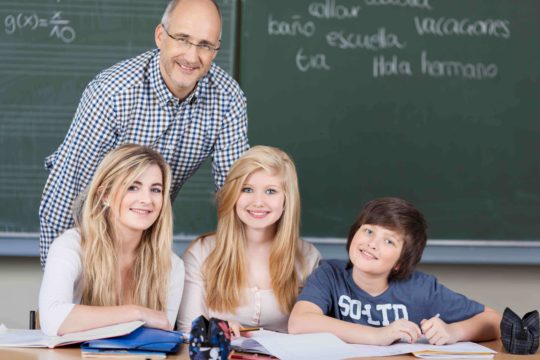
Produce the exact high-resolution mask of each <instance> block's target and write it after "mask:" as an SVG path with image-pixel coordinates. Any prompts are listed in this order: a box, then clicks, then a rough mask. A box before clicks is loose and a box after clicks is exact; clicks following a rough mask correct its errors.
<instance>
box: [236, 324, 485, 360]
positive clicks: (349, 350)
mask: <svg viewBox="0 0 540 360" xmlns="http://www.w3.org/2000/svg"><path fill="white" fill-rule="evenodd" d="M250 335H251V337H250V338H242V337H241V338H237V339H234V340H233V342H232V345H233V347H235V348H237V349H243V350H246V351H256V352H259V353H263V354H271V355H273V356H276V357H278V358H280V359H282V360H288V359H291V360H292V359H294V360H303V359H306V360H307V359H310V360H315V359H321V360H323V359H324V360H326V359H343V358H352V357H376V356H392V355H400V354H409V353H410V354H413V355H415V356H416V357H421V358H438V359H452V358H464V357H466V358H478V359H481V358H487V359H489V358H492V357H493V354H495V353H496V352H495V351H493V350H491V349H489V348H486V347H484V346H482V345H479V344H475V343H472V342H461V343H457V344H452V345H442V346H435V345H430V344H428V343H427V342H426V341H423V342H422V341H421V342H419V343H415V344H407V343H396V344H393V345H389V346H377V345H356V344H347V343H345V342H344V341H342V340H340V339H339V338H338V337H337V336H335V335H332V334H329V333H314V334H300V335H288V334H280V333H276V332H272V331H267V330H261V331H253V332H251V333H250Z"/></svg>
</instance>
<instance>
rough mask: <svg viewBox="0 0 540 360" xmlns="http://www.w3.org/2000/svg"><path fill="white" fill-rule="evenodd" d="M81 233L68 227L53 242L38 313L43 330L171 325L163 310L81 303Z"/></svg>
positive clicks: (54, 332)
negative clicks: (129, 323) (136, 323)
mask: <svg viewBox="0 0 540 360" xmlns="http://www.w3.org/2000/svg"><path fill="white" fill-rule="evenodd" d="M79 243H80V242H79V235H78V233H77V232H76V231H75V230H73V229H72V230H68V231H66V232H65V233H64V234H63V235H61V236H60V237H58V238H57V239H56V240H55V241H54V242H53V244H52V246H51V249H50V251H49V255H48V258H47V265H46V267H45V273H44V274H43V280H42V282H41V289H40V292H39V316H40V323H41V328H42V330H43V332H45V334H47V335H51V336H55V335H63V334H66V333H70V332H75V331H84V330H89V329H93V328H97V327H102V326H107V325H113V324H117V323H122V322H127V321H133V320H143V321H145V322H146V323H147V324H148V326H151V327H157V328H162V329H166V328H170V325H169V322H168V320H167V316H166V314H165V313H164V312H159V311H154V310H150V309H147V308H143V307H140V306H135V305H126V306H110V307H106V306H86V305H79V304H78V303H79V301H80V296H81V295H80V294H81V293H82V280H81V276H82V275H81V274H82V265H81V258H80V245H79Z"/></svg>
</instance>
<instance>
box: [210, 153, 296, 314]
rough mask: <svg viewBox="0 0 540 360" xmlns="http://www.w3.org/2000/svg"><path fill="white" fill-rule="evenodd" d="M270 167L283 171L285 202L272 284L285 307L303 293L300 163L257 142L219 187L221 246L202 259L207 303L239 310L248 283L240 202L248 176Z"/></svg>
mask: <svg viewBox="0 0 540 360" xmlns="http://www.w3.org/2000/svg"><path fill="white" fill-rule="evenodd" d="M257 170H266V171H267V172H269V173H270V174H272V175H277V176H279V177H281V186H282V189H283V192H284V194H285V205H284V210H283V214H282V216H281V218H280V219H279V220H278V222H277V227H276V234H275V237H274V240H273V242H272V250H271V253H270V276H271V278H272V290H273V291H274V294H275V296H276V299H277V301H278V303H279V306H280V309H281V311H282V312H284V313H286V314H288V313H290V311H291V309H292V306H293V305H294V301H295V299H296V297H297V295H298V287H299V281H300V280H299V278H298V274H297V273H296V266H297V264H299V265H300V268H301V269H303V265H304V262H303V257H302V255H301V252H300V249H299V236H300V230H299V227H300V193H299V191H298V179H297V175H296V168H295V166H294V163H293V162H292V160H291V159H290V157H289V156H288V155H287V154H286V153H285V152H283V151H282V150H280V149H277V148H274V147H269V146H254V147H253V148H251V149H250V150H248V151H247V152H246V153H244V155H243V156H242V157H241V158H240V159H238V160H237V161H236V162H235V163H234V164H233V166H232V167H231V169H230V170H229V174H228V175H227V179H226V181H225V184H224V185H223V187H222V188H221V190H219V192H218V193H217V208H218V225H217V230H216V233H215V237H216V247H215V248H214V250H213V251H212V252H211V253H210V255H209V256H208V258H207V259H206V261H205V263H204V265H203V276H204V279H205V290H206V304H207V306H208V307H209V308H210V309H213V310H215V311H218V312H234V311H235V309H236V308H237V307H238V306H239V305H240V304H241V298H242V291H243V290H245V288H246V286H247V279H246V278H247V276H246V258H245V250H244V249H245V244H246V241H247V239H246V233H245V231H244V224H243V223H242V221H241V220H240V219H239V218H238V215H237V213H236V210H235V207H236V202H237V200H238V198H239V197H240V192H241V190H242V187H243V186H244V183H245V182H246V179H247V178H248V176H250V175H251V174H253V173H254V172H255V171H257Z"/></svg>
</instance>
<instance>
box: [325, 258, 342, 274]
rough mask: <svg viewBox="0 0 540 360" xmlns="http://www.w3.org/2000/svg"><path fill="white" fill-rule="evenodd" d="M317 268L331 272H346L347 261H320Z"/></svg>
mask: <svg viewBox="0 0 540 360" xmlns="http://www.w3.org/2000/svg"><path fill="white" fill-rule="evenodd" d="M319 267H322V268H325V269H326V270H332V271H337V272H341V271H347V261H345V260H338V259H329V260H321V263H320V265H319Z"/></svg>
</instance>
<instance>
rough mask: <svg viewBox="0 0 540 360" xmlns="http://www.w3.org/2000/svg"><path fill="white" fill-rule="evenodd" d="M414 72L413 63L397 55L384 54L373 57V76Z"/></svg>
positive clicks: (410, 73)
mask: <svg viewBox="0 0 540 360" xmlns="http://www.w3.org/2000/svg"><path fill="white" fill-rule="evenodd" d="M412 74H413V72H412V69H411V64H410V63H409V62H408V61H405V60H399V59H398V57H397V56H396V55H393V56H392V57H390V58H385V57H384V55H380V56H375V57H373V77H375V78H377V77H382V76H391V75H409V76H411V75H412Z"/></svg>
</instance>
